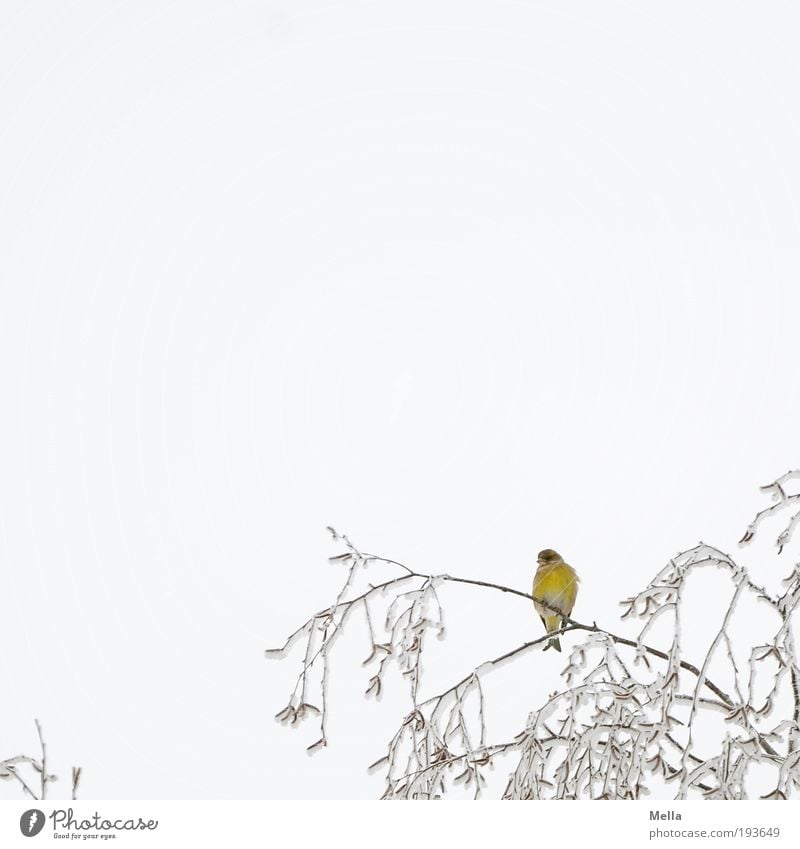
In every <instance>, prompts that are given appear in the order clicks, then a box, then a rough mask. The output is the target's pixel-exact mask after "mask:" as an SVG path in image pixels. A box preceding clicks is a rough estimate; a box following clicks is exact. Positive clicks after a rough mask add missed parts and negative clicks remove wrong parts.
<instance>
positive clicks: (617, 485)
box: [0, 0, 800, 798]
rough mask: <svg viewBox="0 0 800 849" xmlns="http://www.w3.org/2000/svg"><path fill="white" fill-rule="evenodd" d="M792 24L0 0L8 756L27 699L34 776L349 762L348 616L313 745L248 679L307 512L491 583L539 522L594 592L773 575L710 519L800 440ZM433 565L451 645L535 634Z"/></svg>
mask: <svg viewBox="0 0 800 849" xmlns="http://www.w3.org/2000/svg"><path fill="white" fill-rule="evenodd" d="M799 36H800V11H799V10H798V8H797V7H796V6H794V5H793V4H791V3H788V2H775V3H770V4H758V3H730V2H702V3H696V2H673V3H669V4H665V3H661V2H641V3H640V2H637V3H636V4H627V3H618V2H602V3H597V2H590V0H582V2H577V0H576V1H575V2H563V0H551V1H549V2H503V1H502V0H497V2H488V0H481V2H471V0H419V2H417V0H403V2H338V3H332V2H310V0H292V2H288V0H287V1H286V2H221V0H215V1H214V2H203V0H199V2H198V0H191V2H190V0H178V1H177V2H172V3H169V4H164V3H162V2H137V3H127V4H123V3H117V4H108V3H106V2H72V3H62V2H41V3H29V2H16V0H4V3H3V12H2V25H1V26H0V112H1V113H2V115H3V119H2V126H0V232H2V234H3V236H2V241H3V247H2V251H0V279H1V280H2V283H0V285H1V286H2V290H1V292H0V381H1V382H2V383H1V385H2V397H3V414H2V417H0V452H2V454H1V455H0V467H1V468H2V473H0V581H2V588H1V589H0V593H1V594H2V600H3V605H2V607H3V615H2V617H0V645H2V651H0V675H2V680H3V681H4V682H5V686H4V688H3V691H4V697H3V703H2V717H1V719H0V743H1V744H2V748H0V756H2V757H6V756H9V755H12V754H17V753H18V752H19V751H23V750H24V751H30V752H35V750H36V735H35V728H34V724H33V719H34V717H38V718H39V719H40V720H41V721H42V723H43V726H44V729H45V732H46V734H47V738H48V741H49V745H50V752H49V754H50V757H51V763H52V765H53V768H54V770H55V771H56V772H58V773H60V774H61V776H62V779H63V786H62V787H61V788H60V790H59V792H61V793H64V792H66V791H67V786H66V785H67V780H66V779H67V777H68V773H69V767H70V766H71V765H72V764H73V763H75V764H80V765H82V766H83V767H84V779H83V782H84V783H83V795H84V796H85V797H86V798H115V797H116V798H171V797H175V798H180V797H200V798H238V797H242V798H268V797H298V796H300V797H318V796H323V797H324V796H327V797H331V796H334V797H364V796H367V797H368V796H373V795H376V794H377V793H379V791H380V786H379V782H378V780H377V779H376V778H369V777H368V776H367V775H366V774H365V771H364V765H365V764H367V763H369V762H370V761H372V760H374V759H375V758H377V757H378V756H379V755H380V754H381V748H382V746H383V744H384V742H385V740H386V738H387V737H388V735H389V734H390V733H391V732H392V729H393V723H394V722H395V721H396V719H397V716H398V714H397V712H396V710H394V707H393V705H394V703H393V695H392V694H391V693H390V694H388V695H387V699H386V702H385V703H384V704H382V705H370V704H369V703H367V702H365V701H364V700H363V699H362V697H361V695H360V693H361V691H362V690H363V688H364V686H365V681H364V673H363V670H361V669H360V668H359V667H358V665H357V663H356V661H357V660H359V659H360V658H361V657H362V656H363V654H365V652H364V651H363V648H364V645H363V644H362V643H360V642H359V640H360V639H361V637H359V632H358V629H357V628H354V629H353V630H352V637H350V636H348V640H349V642H344V643H343V644H342V649H341V666H340V667H337V670H338V671H340V673H341V675H340V677H339V676H338V675H337V677H336V679H335V680H336V681H337V682H338V683H337V684H336V685H335V690H334V692H333V694H332V705H333V713H332V716H331V722H330V729H329V730H330V736H331V746H330V748H329V749H328V750H326V751H324V752H322V753H320V754H318V755H316V756H315V757H314V758H309V757H307V756H306V755H305V753H304V751H303V750H304V745H307V744H308V743H309V742H311V741H312V740H313V739H314V737H313V729H309V730H306V729H304V730H301V731H297V732H289V731H286V730H284V729H282V728H280V727H279V726H278V725H277V724H276V723H275V722H274V721H273V719H272V716H273V714H274V713H276V712H277V711H278V710H279V709H280V708H281V707H283V705H284V704H285V701H286V695H287V692H288V689H290V687H291V684H292V681H293V678H294V677H295V676H296V674H297V666H296V663H297V662H299V658H297V657H295V658H293V659H292V660H291V661H286V662H284V663H283V664H280V663H275V662H268V661H267V660H265V659H264V656H263V649H264V648H265V647H267V646H269V645H274V644H277V643H280V642H282V640H283V638H284V637H285V636H286V634H287V633H288V632H289V631H291V630H293V628H294V627H296V626H297V625H298V624H300V622H301V621H303V620H304V619H305V618H306V617H307V616H308V615H309V614H310V613H311V612H313V611H314V610H317V609H319V608H322V607H324V606H326V605H327V604H329V603H330V602H331V601H332V598H333V596H334V595H335V592H336V588H337V586H338V581H339V580H340V579H341V574H340V572H339V571H338V570H337V567H335V566H329V565H328V564H327V562H326V558H327V557H328V556H329V555H330V554H333V553H336V552H337V551H338V549H336V548H335V547H333V546H331V544H330V541H329V538H328V537H327V535H326V533H325V531H324V527H325V525H327V524H332V525H335V526H336V527H337V528H339V529H340V530H342V531H345V532H347V533H349V534H350V535H351V536H352V538H353V539H354V540H355V541H356V542H357V543H359V544H361V545H362V546H363V547H364V548H366V549H368V550H376V551H379V552H380V553H383V554H385V555H387V556H389V557H393V558H397V559H400V560H403V561H404V562H407V563H409V564H410V565H414V566H415V567H417V568H419V569H421V570H447V571H450V572H452V573H455V574H463V575H468V576H472V577H480V578H486V579H490V580H497V581H500V582H502V583H506V584H510V585H512V586H515V587H519V588H521V589H528V587H529V584H530V579H531V576H532V573H533V570H534V568H535V555H536V552H537V551H538V550H539V549H541V548H544V547H554V548H557V549H558V550H559V551H561V552H562V553H563V554H564V556H565V557H566V558H567V559H568V560H569V561H570V562H571V563H572V564H573V565H574V566H575V568H576V569H577V571H578V572H579V574H580V576H581V578H582V585H581V590H580V594H579V596H578V602H577V606H576V611H575V612H576V615H580V617H582V618H586V619H588V620H593V619H596V620H597V621H598V623H600V624H605V625H607V626H608V627H611V626H612V625H614V626H618V625H619V622H618V616H619V609H618V607H617V604H616V602H617V601H618V600H619V599H620V598H622V597H623V596H626V595H629V594H630V593H632V592H634V591H636V590H638V589H640V588H641V587H642V586H643V585H644V584H646V583H647V581H648V580H649V579H650V577H651V576H652V575H653V574H654V573H655V572H656V571H657V570H658V569H659V568H660V567H661V566H662V565H663V564H664V562H665V561H666V560H667V559H668V558H669V557H670V556H671V555H673V554H674V553H676V552H677V551H678V550H679V549H681V548H686V547H688V546H691V545H693V544H695V543H696V542H697V541H698V540H699V539H703V540H705V541H706V542H709V543H713V544H716V545H718V546H720V547H721V548H723V549H724V550H726V551H730V552H731V553H732V554H733V555H734V556H735V557H737V558H741V561H742V562H743V563H745V564H747V565H749V566H751V567H752V568H753V570H754V573H755V574H756V576H757V577H758V579H759V581H765V582H767V583H768V584H770V585H771V586H772V585H774V586H777V581H778V578H779V577H782V576H784V575H785V574H786V573H787V572H788V571H789V565H788V564H789V562H788V561H786V562H782V561H776V560H775V558H774V557H772V556H771V555H769V548H768V547H764V549H763V552H765V553H764V554H763V555H762V554H758V553H757V552H759V551H760V549H753V550H752V551H751V550H739V549H737V547H736V540H738V539H739V537H740V536H741V534H742V532H743V530H744V527H745V526H746V524H747V523H748V521H749V520H750V518H751V516H752V514H753V513H754V512H755V510H757V509H760V508H761V507H763V506H765V501H764V499H763V496H762V495H761V494H759V492H758V485H760V484H764V483H767V482H768V481H770V480H772V479H773V478H774V477H776V476H777V475H779V474H781V473H782V472H784V471H786V470H787V469H788V468H790V467H793V466H796V465H798V464H799V463H800V459H799V458H798V432H797V413H798V380H797V375H798V360H797V317H798V310H799V308H800V295H798V290H797V280H798V272H800V256H798V245H799V244H800V240H798V224H799V223H800V214H799V213H798V207H797V197H798V191H799V190H800V160H798V156H797V151H798V150H799V149H800V127H798V124H797V108H796V103H797V92H798V88H799V86H800V66H799V65H798V60H797V50H796V48H797V43H798V37H799ZM448 600H449V603H450V604H451V606H452V610H453V613H452V615H453V617H454V621H455V633H454V634H451V638H450V639H449V640H448V641H446V642H445V643H443V644H442V645H441V646H440V647H439V648H438V651H439V652H441V653H442V654H441V657H442V658H443V659H444V662H445V663H446V670H445V671H448V670H449V673H450V675H451V676H452V675H453V674H458V676H459V677H460V676H461V675H462V674H464V673H465V672H466V671H468V670H469V668H470V667H471V665H472V664H473V663H476V662H478V661H479V660H482V659H483V655H484V654H485V652H486V651H490V650H491V649H492V648H495V647H497V648H499V649H500V650H502V648H503V647H506V648H511V647H513V645H516V644H517V642H519V641H521V640H524V639H526V638H528V639H529V638H530V637H531V636H532V635H538V634H539V633H540V631H539V629H540V627H541V626H540V623H539V621H538V618H537V617H535V616H534V615H533V612H532V610H529V609H528V608H527V607H525V605H524V604H522V605H518V604H513V605H512V603H511V602H508V603H507V605H505V606H504V605H503V604H497V605H496V606H493V607H489V606H488V605H489V602H488V601H487V599H486V598H485V597H484V596H481V595H480V594H474V593H452V594H450V595H449V596H448ZM492 604H495V602H494V600H493V601H492ZM459 616H460V617H462V620H461V621H462V622H468V623H473V624H472V625H471V626H470V627H463V628H462V629H461V632H460V637H459V630H458V621H459V620H458V617H459ZM537 657H538V660H537V664H538V665H535V666H534V667H533V672H531V671H530V670H531V669H532V667H530V666H529V667H526V676H527V675H529V674H530V675H531V676H532V677H531V678H530V679H529V678H525V679H524V680H525V681H526V682H527V681H529V680H530V681H531V684H530V687H528V685H527V684H526V685H525V686H521V685H520V682H519V680H517V681H516V682H515V681H514V680H511V681H510V683H511V685H512V686H511V690H510V691H507V693H508V692H510V695H506V696H504V697H501V698H502V699H503V703H504V704H505V705H509V704H510V705H511V708H512V710H516V712H517V714H518V717H519V722H518V725H521V723H523V722H524V719H525V716H526V715H527V712H528V710H529V709H531V708H532V707H535V701H536V698H537V697H538V695H537V694H539V693H540V692H542V693H543V692H550V691H552V690H553V689H555V688H556V686H558V680H559V679H558V671H559V669H560V668H561V667H560V664H559V662H558V659H557V658H556V657H554V656H553V653H552V652H551V653H548V655H540V656H537ZM534 679H535V686H534ZM537 688H538V689H537ZM396 692H397V693H398V694H399V693H400V687H399V685H397V687H396ZM509 699H511V701H510V702H509V701H508V700H509ZM393 711H394V712H393ZM304 735H305V736H304ZM309 735H311V736H309ZM306 738H308V739H306ZM0 792H2V793H3V794H5V795H7V796H13V795H16V789H15V788H13V787H9V786H7V785H5V784H4V785H2V786H1V787H0Z"/></svg>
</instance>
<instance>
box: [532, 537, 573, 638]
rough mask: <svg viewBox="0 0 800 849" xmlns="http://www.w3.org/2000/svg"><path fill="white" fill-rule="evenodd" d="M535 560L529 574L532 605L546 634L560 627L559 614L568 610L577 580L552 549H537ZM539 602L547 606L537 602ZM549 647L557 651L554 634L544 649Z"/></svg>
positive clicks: (570, 567)
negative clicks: (531, 585)
mask: <svg viewBox="0 0 800 849" xmlns="http://www.w3.org/2000/svg"><path fill="white" fill-rule="evenodd" d="M537 562H538V564H539V568H538V569H537V570H536V574H535V575H534V576H533V606H534V608H535V609H536V612H537V613H538V614H539V616H540V617H541V619H542V622H543V623H544V627H545V629H546V630H547V633H548V634H549V633H551V632H552V631H557V630H558V629H559V628H560V627H561V625H562V623H563V618H562V617H563V616H569V615H570V614H571V613H572V608H573V607H574V606H575V598H576V597H577V595H578V581H579V580H580V579H579V578H578V576H577V574H576V573H575V570H574V569H573V568H572V566H570V565H569V563H565V562H564V558H563V557H562V556H561V555H560V554H559V553H558V552H557V551H553V549H552V548H545V549H544V550H543V551H540V552H539V555H538V558H537ZM542 601H543V602H546V604H548V605H550V606H549V607H545V605H544V604H540V602H542ZM551 647H552V648H554V649H555V650H556V651H561V642H560V641H559V639H558V637H553V638H552V639H551V640H549V641H548V643H547V645H546V646H545V647H544V651H547V649H549V648H551Z"/></svg>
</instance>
